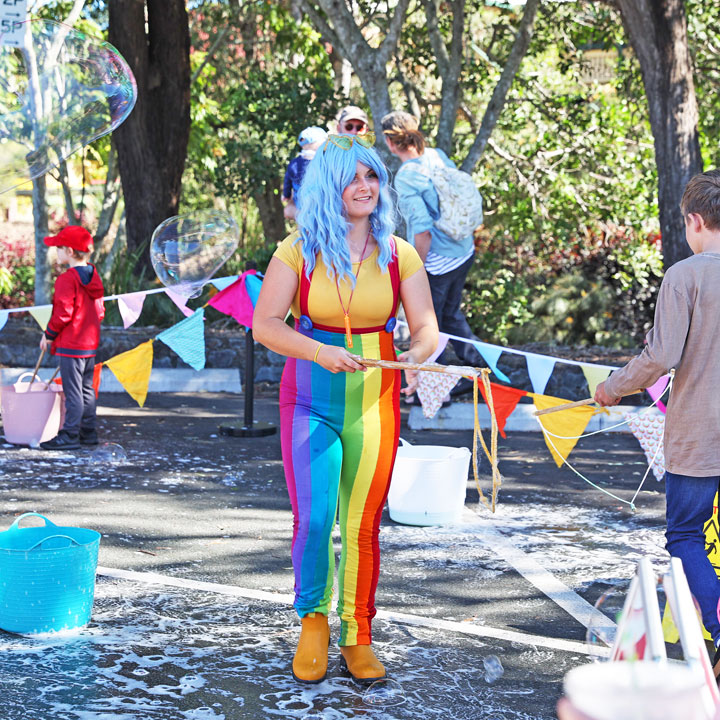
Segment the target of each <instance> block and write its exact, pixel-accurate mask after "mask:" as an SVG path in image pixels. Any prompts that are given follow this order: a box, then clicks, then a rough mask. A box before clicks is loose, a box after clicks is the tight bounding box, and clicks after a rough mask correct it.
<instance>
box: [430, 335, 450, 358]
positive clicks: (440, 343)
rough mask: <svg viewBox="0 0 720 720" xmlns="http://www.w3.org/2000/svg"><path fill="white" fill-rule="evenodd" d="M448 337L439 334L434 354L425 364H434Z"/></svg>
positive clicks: (445, 345)
mask: <svg viewBox="0 0 720 720" xmlns="http://www.w3.org/2000/svg"><path fill="white" fill-rule="evenodd" d="M449 339H450V338H449V336H448V335H447V334H446V333H443V332H441V333H440V334H439V336H438V344H437V347H436V348H435V352H434V353H433V354H432V355H431V356H430V357H429V358H428V359H427V360H426V361H425V362H429V363H431V362H435V361H436V360H437V359H438V358H439V357H440V356H441V355H442V354H443V350H445V348H446V347H447V344H448V340H449Z"/></svg>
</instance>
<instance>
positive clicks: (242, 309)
mask: <svg viewBox="0 0 720 720" xmlns="http://www.w3.org/2000/svg"><path fill="white" fill-rule="evenodd" d="M255 273H256V271H255V270H248V271H246V272H244V273H243V274H242V275H241V276H240V277H239V278H238V279H237V280H236V281H235V282H234V283H232V285H228V286H227V287H226V288H224V289H223V290H221V291H220V292H219V293H217V295H213V297H211V298H210V300H209V301H208V305H210V307H213V308H215V309H216V310H219V311H220V312H221V313H225V315H231V316H232V317H234V318H235V319H236V320H237V321H238V322H239V323H240V324H241V325H245V327H252V316H253V311H254V310H255V303H256V302H257V295H256V294H255V289H254V288H253V295H255V301H253V299H252V298H251V296H250V289H251V287H252V285H253V282H252V281H253V280H255V281H258V285H259V284H260V283H259V279H258V278H256V277H255ZM259 292H260V290H259V288H257V294H259Z"/></svg>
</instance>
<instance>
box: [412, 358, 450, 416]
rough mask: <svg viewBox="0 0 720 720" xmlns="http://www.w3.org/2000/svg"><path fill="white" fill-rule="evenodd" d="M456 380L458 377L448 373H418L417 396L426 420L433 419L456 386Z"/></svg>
mask: <svg viewBox="0 0 720 720" xmlns="http://www.w3.org/2000/svg"><path fill="white" fill-rule="evenodd" d="M425 364H426V365H427V364H430V363H425ZM458 380H460V376H459V375H450V374H449V373H437V372H419V373H418V388H417V396H418V398H420V404H421V405H422V409H423V415H424V416H425V417H426V418H431V417H435V413H436V412H437V411H438V410H439V409H440V408H441V407H442V404H443V401H444V400H445V397H446V396H447V394H448V393H449V392H450V391H451V390H452V389H453V388H454V387H455V386H456V385H457V383H458Z"/></svg>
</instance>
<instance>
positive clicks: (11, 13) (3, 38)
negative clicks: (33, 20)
mask: <svg viewBox="0 0 720 720" xmlns="http://www.w3.org/2000/svg"><path fill="white" fill-rule="evenodd" d="M25 20H27V0H0V45H11V46H12V47H22V45H23V39H24V37H25V32H26V30H27V27H26V26H25Z"/></svg>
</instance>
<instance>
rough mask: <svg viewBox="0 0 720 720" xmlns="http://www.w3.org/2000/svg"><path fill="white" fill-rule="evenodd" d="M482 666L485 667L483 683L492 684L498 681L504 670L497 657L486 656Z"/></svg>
mask: <svg viewBox="0 0 720 720" xmlns="http://www.w3.org/2000/svg"><path fill="white" fill-rule="evenodd" d="M483 666H484V667H485V682H487V683H490V684H491V685H492V683H494V682H495V681H496V680H499V679H500V678H501V677H502V676H503V674H504V673H505V669H504V668H503V666H502V663H501V662H500V658H499V657H498V656H497V655H488V656H487V657H484V658H483Z"/></svg>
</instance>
